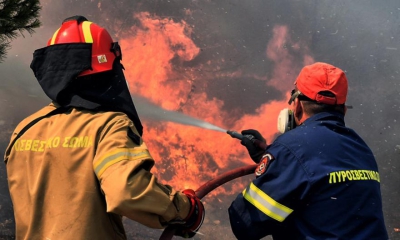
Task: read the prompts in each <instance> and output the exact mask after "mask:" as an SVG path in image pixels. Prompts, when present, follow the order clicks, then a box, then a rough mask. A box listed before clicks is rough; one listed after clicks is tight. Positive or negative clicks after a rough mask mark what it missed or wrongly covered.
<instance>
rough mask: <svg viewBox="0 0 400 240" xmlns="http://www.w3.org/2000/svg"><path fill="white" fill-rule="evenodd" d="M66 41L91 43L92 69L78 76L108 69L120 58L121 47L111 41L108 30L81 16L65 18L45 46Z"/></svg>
mask: <svg viewBox="0 0 400 240" xmlns="http://www.w3.org/2000/svg"><path fill="white" fill-rule="evenodd" d="M68 43H90V44H92V69H91V70H90V69H89V70H85V71H83V72H82V73H80V74H79V76H85V75H89V74H95V73H100V72H104V71H109V70H111V69H112V68H113V62H114V60H115V59H116V58H117V57H119V58H120V59H122V55H121V48H120V46H119V45H118V43H117V42H113V40H112V38H111V35H110V34H109V33H108V31H107V30H106V29H104V28H102V27H100V26H98V25H97V24H95V23H93V22H90V21H88V20H87V19H86V18H85V17H83V16H74V17H70V18H67V19H65V20H64V21H63V23H62V25H61V27H60V28H59V29H58V30H57V31H56V32H55V33H54V34H53V37H52V38H50V39H49V41H48V42H47V46H50V45H54V44H68Z"/></svg>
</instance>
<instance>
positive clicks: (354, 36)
mask: <svg viewBox="0 0 400 240" xmlns="http://www.w3.org/2000/svg"><path fill="white" fill-rule="evenodd" d="M41 4H42V11H41V21H42V23H43V26H42V27H41V28H40V29H38V30H37V31H36V33H34V34H32V35H29V34H24V35H25V36H24V37H19V38H18V39H16V40H15V41H13V42H12V48H11V49H10V50H9V51H8V56H7V58H6V59H5V61H4V62H3V63H0V72H1V76H2V80H1V81H0V128H1V130H2V131H0V149H1V150H3V152H4V150H5V148H6V146H7V144H8V141H9V137H10V135H11V133H12V130H13V129H14V128H15V126H16V124H18V122H19V121H21V120H22V119H23V118H24V117H26V116H28V115H29V114H31V113H33V112H35V111H36V110H38V109H40V108H41V107H42V106H44V105H46V104H48V103H49V99H48V98H47V97H46V96H45V95H44V93H43V92H42V90H41V88H40V86H39V84H38V83H37V81H36V79H35V78H34V75H33V73H32V71H31V69H30V68H29V65H30V62H31V61H32V53H33V52H34V50H35V49H38V48H42V47H45V44H46V43H47V40H48V39H49V38H50V37H51V36H52V34H53V32H54V31H55V30H56V29H57V28H58V27H59V26H60V24H61V22H62V21H63V19H65V18H67V17H70V16H72V15H84V16H86V17H87V18H88V19H89V20H90V21H93V22H95V23H98V24H99V25H101V26H104V27H106V28H107V29H109V31H110V32H111V33H112V36H113V38H114V39H115V40H116V41H118V42H119V43H120V45H121V47H122V53H123V64H124V66H125V69H126V70H125V76H126V78H127V80H128V82H129V86H130V90H131V93H132V96H133V100H134V102H135V104H136V107H137V109H138V112H139V116H140V117H141V119H142V122H143V124H144V135H143V137H144V140H145V141H146V143H147V145H148V147H149V149H150V152H151V154H152V156H153V157H154V158H155V160H156V166H155V168H154V169H153V171H154V173H155V174H156V175H157V176H158V177H159V179H160V181H162V182H164V183H168V184H170V185H172V186H174V187H176V188H179V189H183V188H187V187H190V188H194V189H196V188H198V187H199V186H200V184H201V183H205V182H207V181H208V180H210V179H213V178H215V177H216V176H218V175H220V174H222V173H224V172H226V171H229V170H232V169H235V168H237V167H242V166H246V165H248V164H252V162H251V159H250V158H249V157H248V156H247V153H246V150H245V149H244V147H242V146H241V145H240V144H239V141H238V140H237V139H232V138H231V137H230V136H228V135H227V134H225V133H224V131H225V130H236V131H240V130H243V129H248V128H254V129H258V130H259V131H260V132H261V133H262V134H263V135H264V137H265V138H266V139H267V140H268V142H272V141H273V140H274V138H275V137H276V136H277V134H278V133H277V128H276V125H277V123H276V121H277V117H278V114H279V112H280V110H281V109H283V108H286V107H288V105H287V100H288V94H289V92H290V90H291V89H293V82H294V80H295V78H296V76H297V74H298V73H299V71H300V69H301V68H302V67H303V66H304V65H307V64H311V63H313V62H327V63H330V64H333V65H335V66H337V67H339V68H341V69H343V70H344V71H345V72H346V75H347V77H348V80H349V93H348V99H347V104H349V105H352V106H353V109H351V110H349V111H348V112H347V114H346V118H345V121H346V125H347V126H349V127H350V128H353V129H354V130H355V131H356V132H357V133H359V135H360V136H361V137H362V138H363V139H364V140H365V141H366V143H367V144H368V145H369V146H370V147H371V149H372V151H373V152H374V154H375V157H376V160H377V162H378V166H379V170H380V175H381V189H382V198H383V204H384V206H383V207H384V214H385V221H386V226H387V229H388V232H389V235H390V237H391V239H400V233H398V232H396V231H395V230H394V229H395V228H400V221H399V219H400V207H399V204H398V203H397V202H398V201H399V200H400V196H399V190H398V186H399V183H400V177H399V176H400V175H399V174H398V171H399V170H398V169H399V168H400V163H399V161H398V159H399V156H400V140H399V136H400V131H399V129H400V128H399V127H400V126H399V124H400V119H399V116H400V114H399V112H400V88H399V83H400V81H399V65H400V55H399V51H400V46H399V45H400V41H399V38H400V28H399V26H400V3H399V2H398V1H394V0H386V1H373V0H353V1H346V0H335V1H331V0H302V1H299V0H279V1H278V0H270V1H264V0H248V1H239V0H229V1H228V0H218V1H212V0H191V1H187V0H180V1H174V0H165V1H162V0H158V1H155V0H146V1H128V0H120V1H111V0H109V1H93V0H91V1H88V0H86V1H85V0H83V1H72V0H64V1H55V0H45V1H41ZM250 179H252V176H246V177H244V178H241V179H237V180H235V181H233V182H231V183H228V184H226V185H224V186H222V187H219V188H218V189H216V190H214V191H213V192H211V193H210V194H209V195H207V196H206V197H205V198H204V199H203V200H204V202H205V206H206V211H207V212H208V213H210V214H208V215H207V216H206V219H205V223H204V225H203V227H202V229H201V230H200V232H201V233H202V234H204V235H200V237H201V238H202V239H210V238H208V237H207V236H211V234H213V235H212V236H215V237H218V239H232V236H233V235H232V233H231V232H230V229H229V222H228V217H227V211H226V210H227V208H228V207H229V205H230V202H231V201H232V200H233V199H234V198H235V197H236V195H237V194H238V193H239V192H241V191H242V189H243V188H244V186H245V184H246V183H247V182H248V181H250ZM0 196H1V198H0V229H1V230H0V235H1V233H4V234H9V235H12V234H13V233H12V228H13V220H12V205H11V201H10V199H9V196H8V192H7V182H6V175H5V167H4V165H0ZM3 216H4V217H3ZM124 223H125V225H126V228H127V234H128V236H129V237H130V238H131V239H142V238H143V239H145V238H147V239H149V238H150V239H158V237H159V235H160V234H161V232H160V231H159V230H152V229H147V228H144V227H141V226H139V225H138V224H136V223H133V222H132V221H129V220H127V219H125V220H124Z"/></svg>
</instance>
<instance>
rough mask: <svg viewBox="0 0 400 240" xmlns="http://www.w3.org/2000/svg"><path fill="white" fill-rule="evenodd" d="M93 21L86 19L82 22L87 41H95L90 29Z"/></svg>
mask: <svg viewBox="0 0 400 240" xmlns="http://www.w3.org/2000/svg"><path fill="white" fill-rule="evenodd" d="M91 24H92V22H88V21H84V22H82V32H83V37H84V38H85V43H93V37H92V32H91V31H90V25H91Z"/></svg>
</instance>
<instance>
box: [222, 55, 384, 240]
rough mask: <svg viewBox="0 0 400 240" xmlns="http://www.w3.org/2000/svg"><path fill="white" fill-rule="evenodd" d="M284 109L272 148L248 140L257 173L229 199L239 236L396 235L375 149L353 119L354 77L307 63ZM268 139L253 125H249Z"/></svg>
mask: <svg viewBox="0 0 400 240" xmlns="http://www.w3.org/2000/svg"><path fill="white" fill-rule="evenodd" d="M294 84H295V89H294V90H293V91H292V94H291V98H290V100H289V104H292V107H293V108H292V109H290V110H289V109H285V110H283V111H281V114H280V116H279V118H278V129H279V130H280V131H281V132H282V133H284V134H282V135H281V136H279V137H278V138H277V139H276V140H275V141H274V142H273V143H272V144H271V145H269V146H267V148H266V149H260V148H258V147H257V146H255V145H253V143H252V141H251V140H249V138H246V137H245V138H243V140H242V141H241V143H242V144H243V145H244V146H245V147H246V148H247V150H248V152H249V154H250V156H251V158H252V159H253V160H254V161H255V162H256V163H258V164H259V165H258V167H257V168H256V171H255V179H254V180H253V181H252V182H251V183H250V184H249V185H248V186H247V188H246V189H244V191H243V192H242V193H241V194H239V195H238V196H237V198H236V199H235V200H234V201H233V202H232V204H231V206H230V207H229V217H230V223H231V227H232V231H233V233H234V234H235V236H236V237H237V238H238V239H246V240H251V239H260V238H263V237H264V236H267V235H272V236H273V238H274V239H284V240H287V239H388V235H387V231H386V228H385V224H384V218H383V212H382V199H381V191H380V176H379V172H378V166H377V163H376V161H375V158H374V155H373V153H372V152H371V150H370V148H369V147H368V146H367V144H366V143H365V142H364V141H363V140H362V139H361V138H360V136H358V135H357V133H355V132H354V131H353V130H352V129H350V128H348V127H346V126H345V122H344V115H345V113H346V109H347V106H346V105H345V102H346V97H347V88H348V85H347V78H346V76H345V73H344V72H343V71H342V70H341V69H339V68H337V67H335V66H332V65H330V64H327V63H321V62H317V63H314V64H312V65H309V66H305V67H304V68H303V69H302V70H301V72H300V74H299V76H298V77H297V79H296V81H295V83H294ZM242 134H243V135H253V136H254V137H256V139H258V140H260V141H263V142H265V139H264V138H263V137H262V136H261V134H260V133H259V132H258V131H256V130H253V129H249V130H244V131H242Z"/></svg>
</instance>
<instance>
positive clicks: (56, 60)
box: [4, 16, 204, 239]
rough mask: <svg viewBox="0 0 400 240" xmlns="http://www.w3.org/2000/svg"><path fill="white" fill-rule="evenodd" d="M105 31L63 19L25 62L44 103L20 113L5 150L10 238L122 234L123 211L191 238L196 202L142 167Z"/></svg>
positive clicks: (136, 130) (198, 219) (199, 213)
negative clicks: (11, 211) (10, 205)
mask: <svg viewBox="0 0 400 240" xmlns="http://www.w3.org/2000/svg"><path fill="white" fill-rule="evenodd" d="M121 60H122V54H121V49H120V46H119V45H118V43H117V42H113V40H112V38H111V36H110V34H109V33H108V32H107V30H106V29H104V28H102V27H100V26H98V25H96V24H95V23H92V22H90V21H88V20H87V19H86V18H85V17H83V16H73V17H70V18H67V19H65V20H64V22H63V23H62V25H61V27H60V28H59V29H58V30H57V31H56V32H55V33H54V35H53V36H52V37H51V38H50V40H49V41H48V45H47V47H45V48H42V49H38V50H36V51H35V52H34V55H33V61H32V63H31V68H32V70H33V72H34V74H35V76H36V78H37V80H38V81H39V84H40V85H41V87H42V88H43V90H44V92H45V93H46V95H47V96H48V97H49V98H50V99H51V100H52V103H51V104H50V105H48V106H46V107H44V108H42V109H41V110H39V111H38V112H36V113H34V114H32V115H31V116H29V117H27V118H26V119H24V120H23V121H22V122H21V123H20V124H19V125H18V126H17V127H16V129H15V131H14V132H13V134H12V137H11V141H10V144H9V146H8V148H7V150H6V153H5V157H4V159H5V163H6V168H7V174H8V184H9V190H10V193H11V198H12V201H13V206H14V214H15V222H16V238H17V239H126V234H125V230H124V227H123V224H122V216H125V217H128V218H129V219H132V220H134V221H137V222H139V223H141V224H143V225H145V226H147V227H150V228H157V229H163V228H165V227H166V226H169V225H173V226H174V227H175V228H176V229H177V230H176V231H175V234H176V235H178V236H182V237H193V236H194V235H195V234H196V232H197V230H198V229H199V227H200V226H201V224H202V222H203V219H204V207H203V204H202V203H201V202H200V200H199V199H198V198H197V197H196V195H195V194H194V191H193V190H191V189H186V190H183V191H177V190H176V189H174V188H172V187H171V186H169V185H164V184H161V183H160V182H159V181H158V180H157V178H156V177H155V176H154V175H153V174H152V173H151V169H152V167H153V165H154V160H153V158H152V157H151V155H150V153H149V150H148V149H147V147H146V144H145V143H144V142H143V139H142V132H143V130H142V124H141V121H140V119H139V117H138V114H137V112H136V109H135V106H134V104H133V102H132V99H131V96H130V93H129V90H128V85H127V82H126V80H125V77H124V74H123V66H122V64H121Z"/></svg>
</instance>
